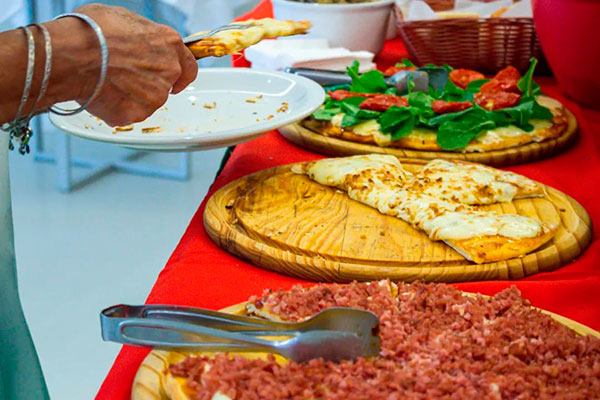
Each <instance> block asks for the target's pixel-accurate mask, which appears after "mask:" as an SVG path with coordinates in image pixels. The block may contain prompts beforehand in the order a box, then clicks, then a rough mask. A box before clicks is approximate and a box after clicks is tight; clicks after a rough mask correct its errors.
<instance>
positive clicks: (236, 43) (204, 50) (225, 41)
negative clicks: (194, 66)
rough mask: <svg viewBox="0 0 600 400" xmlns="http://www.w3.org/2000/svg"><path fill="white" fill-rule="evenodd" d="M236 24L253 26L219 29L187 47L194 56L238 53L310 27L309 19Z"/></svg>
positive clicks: (270, 19) (267, 20) (301, 31)
mask: <svg viewBox="0 0 600 400" xmlns="http://www.w3.org/2000/svg"><path fill="white" fill-rule="evenodd" d="M236 24H242V25H250V24H252V25H255V26H254V27H252V28H247V29H231V30H225V31H221V32H218V33H215V34H214V35H213V36H210V37H207V38H205V39H202V40H199V41H197V42H194V43H191V44H189V45H188V48H189V49H190V50H191V51H192V53H193V54H194V56H195V57H196V58H204V57H222V56H225V55H228V54H235V53H238V52H240V51H242V50H243V49H245V48H247V47H250V46H252V45H253V44H256V43H258V42H260V41H261V40H263V39H269V38H276V37H280V36H292V35H298V34H301V33H306V31H307V30H309V29H310V27H311V24H310V21H292V20H276V19H272V18H264V19H258V20H255V19H250V20H247V21H242V22H236ZM200 33H203V32H200Z"/></svg>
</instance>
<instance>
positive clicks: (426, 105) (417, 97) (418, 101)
mask: <svg viewBox="0 0 600 400" xmlns="http://www.w3.org/2000/svg"><path fill="white" fill-rule="evenodd" d="M433 100H434V99H433V98H432V97H431V96H429V95H428V94H427V93H425V92H412V93H409V95H408V104H409V105H410V106H412V107H417V108H420V109H431V103H432V102H433Z"/></svg>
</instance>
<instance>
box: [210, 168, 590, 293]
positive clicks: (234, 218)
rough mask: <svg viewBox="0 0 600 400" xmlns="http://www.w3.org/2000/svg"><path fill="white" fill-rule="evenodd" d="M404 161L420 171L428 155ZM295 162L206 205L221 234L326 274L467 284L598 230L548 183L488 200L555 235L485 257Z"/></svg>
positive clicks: (295, 271)
mask: <svg viewBox="0 0 600 400" xmlns="http://www.w3.org/2000/svg"><path fill="white" fill-rule="evenodd" d="M402 163H403V166H404V167H405V168H406V169H407V170H409V171H412V172H414V171H417V170H418V169H419V168H422V166H423V165H424V164H426V163H427V162H426V161H421V160H403V161H402ZM291 167H292V166H291V165H287V166H282V167H277V168H273V169H268V170H264V171H261V172H258V173H255V174H253V175H249V176H246V177H244V178H242V179H239V180H237V181H235V182H232V183H230V184H229V185H227V186H225V187H223V188H221V189H220V190H219V191H217V192H216V193H215V194H214V195H213V196H212V197H211V198H210V199H209V201H208V204H207V206H206V211H205V213H204V226H205V228H206V231H207V232H208V234H209V236H210V237H211V238H212V240H213V241H215V242H216V243H217V244H218V245H219V246H220V247H221V248H223V249H224V250H226V251H228V252H230V253H232V254H235V255H237V256H239V257H241V258H243V259H246V260H248V261H249V262H251V263H253V264H255V265H258V266H260V267H263V268H266V269H269V270H272V271H275V272H279V273H282V274H287V275H292V276H296V277H300V278H304V279H311V280H315V281H319V282H350V281H353V280H358V281H371V280H378V279H386V278H389V279H391V280H393V281H414V280H421V281H426V282H459V281H474V280H494V279H501V280H505V279H518V278H522V277H524V276H528V275H533V274H535V273H538V272H543V271H551V270H554V269H556V268H558V267H560V266H562V265H564V264H566V263H568V262H570V261H571V260H573V259H574V258H575V257H577V256H579V255H580V254H581V253H582V252H583V250H584V249H585V248H586V247H587V246H588V244H589V243H590V240H591V236H592V231H591V221H590V218H589V215H588V214H587V212H586V211H585V209H584V208H583V207H582V206H581V205H580V204H579V203H577V202H576V201H575V200H573V199H572V198H570V197H569V196H567V195H565V194H564V193H561V192H559V191H558V190H555V189H553V188H550V187H545V191H546V194H545V197H543V198H532V199H520V200H515V201H513V202H512V203H500V204H493V205H490V206H485V207H481V208H482V209H491V210H494V211H497V212H501V213H502V212H504V213H517V214H522V215H525V216H530V217H533V218H536V219H538V220H541V221H544V222H548V223H551V224H556V225H558V226H559V228H558V231H557V233H556V235H555V237H554V238H553V239H552V240H551V241H550V242H549V243H547V244H546V245H544V246H542V247H541V248H540V249H538V250H537V251H535V252H534V253H530V254H528V255H526V256H525V257H522V258H516V259H511V260H507V261H502V262H496V263H489V264H480V265H477V264H473V263H471V262H469V261H467V260H466V259H465V258H463V257H462V256H461V255H460V254H458V253H457V252H456V251H454V250H453V249H451V248H450V247H449V246H447V245H446V244H444V243H442V242H433V241H431V240H430V239H429V238H428V237H427V236H426V235H425V234H424V233H422V232H420V231H418V230H416V229H414V228H412V227H411V226H410V225H409V224H407V223H405V222H404V221H402V220H400V219H398V218H395V217H391V216H386V215H383V214H381V213H379V212H378V211H377V210H375V209H373V208H371V207H368V206H366V205H363V204H360V203H358V202H356V201H354V200H351V199H350V198H349V197H348V196H347V195H346V194H345V193H343V192H341V191H339V190H335V189H332V188H329V187H326V186H323V185H320V184H318V183H316V182H313V181H311V180H310V179H308V178H307V177H306V176H304V175H297V174H294V173H293V172H291Z"/></svg>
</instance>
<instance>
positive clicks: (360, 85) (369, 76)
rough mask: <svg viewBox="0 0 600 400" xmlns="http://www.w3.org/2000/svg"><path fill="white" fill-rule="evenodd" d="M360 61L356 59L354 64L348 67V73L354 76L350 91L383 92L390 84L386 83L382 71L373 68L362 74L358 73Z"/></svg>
mask: <svg viewBox="0 0 600 400" xmlns="http://www.w3.org/2000/svg"><path fill="white" fill-rule="evenodd" d="M359 66H360V64H359V63H358V61H354V63H353V64H352V66H350V67H348V68H347V71H348V75H350V77H351V78H352V86H350V91H351V92H354V93H383V92H385V91H386V90H387V88H388V86H387V84H386V83H385V79H384V75H383V73H382V72H380V71H377V70H372V71H369V72H366V73H364V74H362V75H360V74H359V73H358V67H359Z"/></svg>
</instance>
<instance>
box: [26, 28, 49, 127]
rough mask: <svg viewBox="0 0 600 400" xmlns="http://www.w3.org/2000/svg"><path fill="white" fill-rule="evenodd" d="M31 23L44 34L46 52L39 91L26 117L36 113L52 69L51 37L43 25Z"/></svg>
mask: <svg viewBox="0 0 600 400" xmlns="http://www.w3.org/2000/svg"><path fill="white" fill-rule="evenodd" d="M31 25H33V26H36V27H38V28H39V29H40V30H41V31H42V34H43V35H44V49H45V52H46V60H45V61H44V77H43V78H42V85H41V86H40V93H39V94H38V97H37V99H35V103H33V108H32V109H31V112H30V113H29V116H28V117H27V118H29V119H31V118H33V116H34V115H35V114H36V111H35V108H36V107H37V105H38V104H39V103H40V101H41V100H42V98H43V97H44V95H45V94H46V91H47V90H48V82H49V81H50V73H51V71H52V38H50V33H49V32H48V29H47V28H46V27H45V26H44V25H40V24H35V23H34V24H31Z"/></svg>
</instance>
